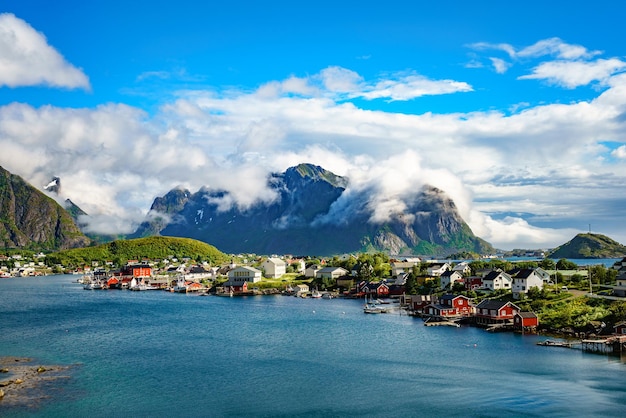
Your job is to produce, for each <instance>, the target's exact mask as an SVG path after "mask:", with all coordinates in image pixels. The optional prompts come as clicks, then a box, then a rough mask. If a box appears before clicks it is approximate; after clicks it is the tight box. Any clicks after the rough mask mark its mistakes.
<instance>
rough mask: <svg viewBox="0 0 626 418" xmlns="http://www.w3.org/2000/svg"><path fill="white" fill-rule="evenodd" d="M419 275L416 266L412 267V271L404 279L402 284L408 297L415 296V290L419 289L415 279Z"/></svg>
mask: <svg viewBox="0 0 626 418" xmlns="http://www.w3.org/2000/svg"><path fill="white" fill-rule="evenodd" d="M416 273H419V269H418V268H417V266H414V267H413V271H412V272H411V273H409V275H408V276H407V278H406V283H405V284H404V292H405V293H406V294H408V295H416V294H417V290H418V288H419V284H418V283H417V277H418V274H416Z"/></svg>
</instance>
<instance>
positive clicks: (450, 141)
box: [0, 0, 626, 249]
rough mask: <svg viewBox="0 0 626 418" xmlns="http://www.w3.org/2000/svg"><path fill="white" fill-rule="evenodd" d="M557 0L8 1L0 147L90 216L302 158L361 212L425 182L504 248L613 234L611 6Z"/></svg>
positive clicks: (625, 80) (620, 49)
mask: <svg viewBox="0 0 626 418" xmlns="http://www.w3.org/2000/svg"><path fill="white" fill-rule="evenodd" d="M552 3H556V2H545V1H541V2H540V1H527V2H523V3H522V2H516V3H511V4H507V3H503V2H501V1H480V2H467V1H443V2H437V4H434V3H424V2H404V1H387V2H384V3H380V2H376V3H375V2H368V1H366V2H359V4H358V6H356V5H354V4H353V3H352V2H337V1H334V2H330V1H321V2H316V3H312V4H304V5H300V4H294V3H293V2H278V1H268V2H265V3H263V4H260V3H258V2H228V4H226V3H225V2H224V3H216V2H196V1H189V0H180V1H177V2H165V1H150V2H148V1H133V2H121V1H115V0H114V1H107V2H102V1H95V2H78V1H64V0H61V1H57V2H54V3H50V2H44V1H31V0H21V1H19V2H5V3H4V4H2V5H0V13H2V15H1V16H0V150H2V151H1V152H0V165H1V166H3V167H4V168H6V169H7V170H9V171H11V172H13V173H15V174H19V175H21V176H23V177H24V178H25V179H27V180H28V181H30V182H32V183H33V184H35V185H38V184H41V185H44V184H46V183H47V181H48V180H49V179H50V178H51V177H52V176H59V177H61V179H62V185H63V188H62V193H61V198H62V199H64V198H70V199H72V200H73V201H74V202H76V203H77V204H79V206H81V207H82V208H83V209H84V210H86V211H87V212H88V213H89V214H90V215H92V223H91V228H92V230H93V231H98V232H128V231H131V230H132V229H133V228H134V226H135V225H136V223H137V222H139V221H140V220H141V219H142V218H143V216H145V214H146V212H147V210H148V209H149V207H150V204H151V203H152V200H153V199H154V197H155V196H157V195H163V194H165V193H166V192H167V191H168V190H170V189H171V188H173V187H176V186H179V185H180V186H183V187H188V188H190V189H191V190H192V191H195V190H197V189H198V188H200V187H202V186H209V187H219V188H225V189H227V190H231V191H232V197H233V201H232V202H225V204H238V205H240V206H241V207H246V205H250V204H252V203H254V202H258V201H271V200H273V199H274V198H276V196H275V195H274V194H273V193H272V192H271V191H270V190H267V189H266V187H265V186H264V184H263V178H264V176H265V175H266V174H267V173H269V172H271V171H282V170H284V169H285V168H287V167H289V166H291V165H295V164H297V163H300V162H310V163H314V164H318V165H321V166H323V167H325V168H327V169H329V170H332V171H334V172H335V173H337V174H340V175H345V176H348V177H349V178H350V181H351V183H350V184H351V186H350V187H351V188H353V189H354V190H359V189H365V188H367V189H368V190H372V191H373V192H372V193H371V196H372V197H371V201H370V205H371V206H372V207H375V208H376V210H375V211H374V215H373V217H372V221H373V222H375V221H381V220H384V219H386V218H388V217H391V216H394V213H395V212H397V211H398V210H401V209H402V207H403V205H404V202H405V201H406V199H407V198H408V197H410V196H411V195H412V194H414V193H415V191H416V190H417V189H418V188H419V186H420V185H422V184H434V185H436V186H438V187H440V188H442V189H443V190H445V191H446V192H447V193H448V194H450V196H452V197H453V199H454V200H455V202H456V203H457V206H458V207H459V210H460V211H461V214H462V216H463V217H464V219H465V220H466V221H467V222H468V223H469V225H470V226H471V227H472V229H473V230H474V232H475V233H476V234H477V235H479V236H481V237H482V238H485V239H486V240H488V241H489V242H491V243H492V244H494V245H495V246H497V247H498V248H504V249H509V248H542V247H544V248H545V247H551V246H554V245H559V244H561V243H563V242H565V241H567V240H569V239H570V238H572V237H573V236H574V235H575V234H576V233H578V232H587V231H588V230H589V228H591V230H592V232H598V233H603V234H606V235H609V236H610V237H612V238H614V239H616V240H618V241H620V242H622V243H626V225H624V222H623V220H624V217H625V216H626V197H625V196H624V184H625V181H624V180H625V179H626V135H625V133H626V126H625V125H624V121H625V119H624V109H625V105H626V75H624V74H623V73H624V71H625V70H626V58H625V57H624V55H625V53H626V48H625V47H624V45H623V42H621V41H622V39H623V34H622V31H621V29H620V28H621V27H622V26H623V22H622V21H621V19H622V17H623V16H625V15H626V13H625V12H626V10H625V9H626V5H622V4H621V3H619V2H613V3H616V4H611V7H597V8H596V9H593V8H592V6H590V5H589V3H588V2H582V1H579V2H576V1H573V2H568V3H567V5H566V6H564V5H562V4H558V5H557V4H554V5H553V4H552ZM344 4H345V5H344Z"/></svg>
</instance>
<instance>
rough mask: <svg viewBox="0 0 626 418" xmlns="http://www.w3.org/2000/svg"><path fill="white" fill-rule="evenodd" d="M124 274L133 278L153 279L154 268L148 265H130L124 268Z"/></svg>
mask: <svg viewBox="0 0 626 418" xmlns="http://www.w3.org/2000/svg"><path fill="white" fill-rule="evenodd" d="M122 274H123V275H125V276H132V277H152V267H150V266H149V265H148V264H129V265H127V266H124V268H123V271H122Z"/></svg>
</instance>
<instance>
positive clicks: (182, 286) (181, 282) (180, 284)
mask: <svg viewBox="0 0 626 418" xmlns="http://www.w3.org/2000/svg"><path fill="white" fill-rule="evenodd" d="M173 291H174V292H176V293H187V283H185V277H184V276H179V277H178V280H177V281H176V286H174V288H173Z"/></svg>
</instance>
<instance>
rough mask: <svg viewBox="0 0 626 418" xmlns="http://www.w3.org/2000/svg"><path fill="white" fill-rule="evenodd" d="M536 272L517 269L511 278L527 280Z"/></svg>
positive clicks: (513, 271)
mask: <svg viewBox="0 0 626 418" xmlns="http://www.w3.org/2000/svg"><path fill="white" fill-rule="evenodd" d="M534 272H535V270H534V269H515V270H512V271H511V276H512V277H515V278H516V279H527V278H529V277H530V276H531V275H532V274H533V273H534Z"/></svg>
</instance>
